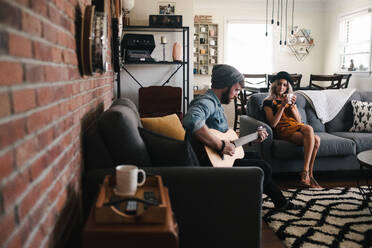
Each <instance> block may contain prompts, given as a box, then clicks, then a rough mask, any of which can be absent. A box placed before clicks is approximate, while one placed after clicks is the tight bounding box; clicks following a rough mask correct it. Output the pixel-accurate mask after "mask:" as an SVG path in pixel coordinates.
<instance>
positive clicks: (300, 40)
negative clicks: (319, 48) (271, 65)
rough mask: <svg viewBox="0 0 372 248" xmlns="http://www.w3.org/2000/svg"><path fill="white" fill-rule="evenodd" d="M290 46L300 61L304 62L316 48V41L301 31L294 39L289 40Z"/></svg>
mask: <svg viewBox="0 0 372 248" xmlns="http://www.w3.org/2000/svg"><path fill="white" fill-rule="evenodd" d="M288 46H289V48H290V49H291V51H292V52H293V54H294V55H295V56H296V58H297V60H298V61H302V60H304V59H305V57H306V56H307V55H308V54H309V53H310V50H311V49H312V48H313V47H314V39H313V38H312V37H311V36H310V34H309V33H308V32H307V31H306V29H299V30H298V31H297V32H296V33H295V34H294V35H293V36H292V37H290V38H289V39H288Z"/></svg>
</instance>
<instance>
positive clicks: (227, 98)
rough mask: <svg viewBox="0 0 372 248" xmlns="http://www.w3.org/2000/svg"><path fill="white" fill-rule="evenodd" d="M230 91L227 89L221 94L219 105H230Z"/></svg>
mask: <svg viewBox="0 0 372 248" xmlns="http://www.w3.org/2000/svg"><path fill="white" fill-rule="evenodd" d="M230 89H231V87H229V88H228V89H227V90H226V91H225V92H224V93H222V96H221V103H222V104H229V103H230Z"/></svg>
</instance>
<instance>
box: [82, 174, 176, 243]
mask: <svg viewBox="0 0 372 248" xmlns="http://www.w3.org/2000/svg"><path fill="white" fill-rule="evenodd" d="M146 181H147V182H149V181H150V178H148V179H147V180H146ZM106 183H107V182H106V178H105V182H104V184H103V186H101V191H100V194H99V196H98V200H97V203H96V205H95V206H93V207H92V210H91V212H90V215H89V217H88V220H87V222H86V224H85V227H84V229H83V233H82V244H83V248H88V247H89V248H95V247H97V248H98V247H107V248H109V247H128V248H149V247H162V248H178V247H179V241H178V225H177V222H176V219H175V218H174V215H173V212H172V207H171V202H170V199H169V194H168V189H167V188H165V187H164V190H165V194H164V196H163V200H164V205H165V206H167V207H166V211H165V220H164V222H163V223H141V222H140V221H138V222H133V223H102V218H103V217H102V210H101V212H100V215H99V216H100V222H98V221H97V212H96V211H98V209H97V206H98V205H99V202H100V200H99V199H100V196H101V194H103V193H102V192H105V190H104V189H103V188H104V186H105V185H106ZM148 211H149V210H148ZM142 216H145V214H143V215H142ZM112 220H113V221H114V219H112Z"/></svg>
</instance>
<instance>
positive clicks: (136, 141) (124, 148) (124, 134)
mask: <svg viewBox="0 0 372 248" xmlns="http://www.w3.org/2000/svg"><path fill="white" fill-rule="evenodd" d="M139 126H142V125H141V121H140V120H139V118H138V113H136V111H133V109H132V108H131V107H130V106H125V105H121V104H113V105H112V106H111V107H110V108H109V109H108V110H107V111H105V112H104V113H103V114H102V116H101V118H100V119H99V120H98V127H99V132H100V133H101V136H102V139H103V140H104V143H105V145H106V147H107V150H108V151H109V153H110V155H111V158H112V160H113V162H114V163H115V164H116V165H118V164H124V163H128V164H134V165H137V166H150V165H151V160H150V157H149V155H148V152H147V149H146V145H145V143H144V142H143V140H142V138H141V136H140V134H139V132H138V127H139Z"/></svg>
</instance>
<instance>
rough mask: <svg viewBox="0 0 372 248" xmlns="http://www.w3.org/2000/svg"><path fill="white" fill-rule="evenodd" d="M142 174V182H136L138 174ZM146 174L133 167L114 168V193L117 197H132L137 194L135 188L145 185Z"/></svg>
mask: <svg viewBox="0 0 372 248" xmlns="http://www.w3.org/2000/svg"><path fill="white" fill-rule="evenodd" d="M139 173H141V174H142V181H141V182H138V174H139ZM145 181H146V173H145V171H144V170H142V169H138V168H137V166H134V165H119V166H116V187H115V188H114V192H115V194H116V195H119V196H134V195H135V194H136V192H137V186H138V187H140V186H142V185H144V184H145Z"/></svg>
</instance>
